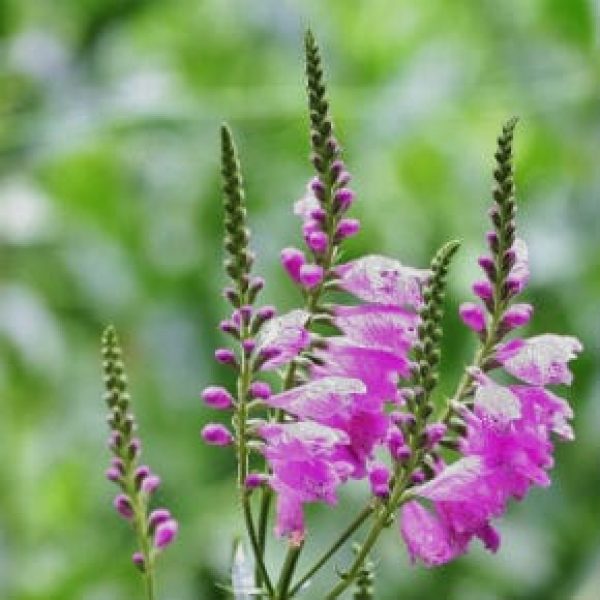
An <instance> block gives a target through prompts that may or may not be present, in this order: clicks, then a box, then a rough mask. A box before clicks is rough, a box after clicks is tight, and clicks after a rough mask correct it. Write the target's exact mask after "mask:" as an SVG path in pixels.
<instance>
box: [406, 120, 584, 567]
mask: <svg viewBox="0 0 600 600" xmlns="http://www.w3.org/2000/svg"><path fill="white" fill-rule="evenodd" d="M515 123H516V121H514V120H512V121H510V122H509V123H508V124H507V125H506V126H505V128H504V131H503V134H502V136H501V137H500V138H499V140H498V151H497V154H496V159H497V161H498V167H497V169H496V171H495V173H494V175H495V178H496V183H497V185H496V188H495V189H494V200H495V202H494V206H493V207H492V209H491V212H490V216H491V220H492V224H493V226H494V229H493V230H492V231H490V232H489V233H488V234H487V241H488V245H489V251H490V254H489V255H486V256H482V257H481V258H479V261H478V262H479V265H480V266H481V268H482V270H483V272H484V275H485V279H484V280H482V281H478V282H477V283H475V284H474V286H473V290H474V292H475V294H476V295H477V296H478V297H479V299H480V301H481V303H479V304H475V303H465V304H463V305H462V306H461V307H460V315H461V318H462V320H463V321H464V322H465V324H466V325H467V326H468V327H470V328H471V329H472V330H474V331H475V332H477V334H478V335H479V337H480V338H481V340H482V348H481V350H480V352H479V354H478V356H477V359H476V361H475V364H474V365H473V366H472V367H470V368H469V370H468V374H467V378H466V380H465V382H466V383H465V384H464V385H463V387H462V391H461V392H460V393H459V395H458V397H457V398H455V399H454V404H453V406H452V407H451V409H452V410H453V411H455V413H456V414H457V415H458V416H460V417H461V419H462V422H463V427H464V429H463V431H462V433H463V435H462V436H460V437H459V438H458V440H455V443H456V446H455V447H456V449H457V450H458V451H459V452H460V455H461V456H462V457H461V458H459V460H457V461H456V462H455V463H454V464H452V465H450V466H445V465H442V466H441V468H440V472H439V474H438V475H437V477H435V478H434V479H433V480H431V481H430V482H428V483H426V484H424V485H422V486H420V487H418V488H416V489H415V490H414V493H415V495H417V496H419V497H421V498H425V499H427V500H429V501H431V502H432V503H433V512H431V511H429V510H428V509H426V508H425V507H424V506H422V505H421V504H420V503H419V502H418V501H416V500H415V501H411V502H409V503H407V504H405V506H404V507H403V509H402V519H401V531H402V535H403V537H404V539H405V541H406V544H407V546H408V549H409V552H410V554H411V556H412V558H413V559H420V560H422V561H423V563H424V564H426V565H430V566H431V565H438V564H442V563H445V562H448V561H450V560H452V559H453V558H455V557H456V556H459V555H461V554H463V553H464V552H465V551H466V550H467V548H468V545H469V542H470V541H471V539H472V538H473V537H478V538H480V539H481V540H482V541H483V543H484V544H485V546H486V548H488V549H489V550H491V551H496V550H497V549H498V546H499V543H500V537H499V534H498V533H497V531H496V530H495V529H494V528H493V527H492V525H491V519H493V518H495V517H499V516H501V515H502V514H503V513H504V512H505V510H506V505H507V502H508V501H509V500H510V499H511V498H513V499H522V498H523V497H524V496H525V494H526V493H527V491H528V489H529V488H530V487H531V486H532V485H539V486H547V485H549V484H550V478H549V476H548V473H547V471H548V469H550V468H551V467H552V465H553V459H552V451H553V445H552V441H551V434H552V433H555V434H557V435H558V436H559V437H560V438H562V439H565V440H571V439H573V432H572V430H571V427H570V425H569V423H568V421H569V419H570V418H571V417H572V410H571V408H570V406H569V405H568V403H567V402H566V400H564V399H563V398H560V397H559V396H557V395H555V394H554V393H553V392H551V391H550V390H548V389H547V388H546V386H547V385H552V384H570V383H571V380H572V374H571V372H570V371H569V367H568V362H569V361H570V360H571V359H573V358H575V356H576V354H577V353H578V352H580V351H581V350H582V347H581V344H580V343H579V341H578V340H577V339H575V338H573V337H569V336H560V335H552V334H545V335H540V336H535V337H531V338H528V339H523V338H514V339H511V340H510V341H507V342H503V341H502V340H503V339H504V337H505V336H506V335H507V334H508V333H509V332H511V331H513V330H515V329H516V328H518V327H521V326H523V325H525V324H526V323H528V321H529V320H530V318H531V316H532V314H533V307H532V306H531V305H529V304H520V303H514V302H513V301H514V299H515V298H516V296H517V295H518V294H519V293H521V292H522V291H523V290H524V289H525V287H526V285H527V282H528V279H529V265H528V257H527V246H526V244H525V242H524V241H523V240H522V239H519V238H516V237H515V229H516V228H515V219H514V216H515V201H514V194H513V185H514V184H513V179H512V166H511V148H512V138H513V129H514V126H515ZM497 368H503V370H504V371H505V373H507V374H508V375H510V376H513V377H515V378H516V379H518V380H520V381H521V382H522V383H523V384H525V385H523V384H514V385H501V384H499V383H496V382H495V381H494V380H493V379H492V378H491V377H490V376H489V375H488V374H487V372H489V371H492V370H494V369H497ZM469 397H472V399H471V401H470V402H467V403H464V400H465V399H467V398H469Z"/></svg>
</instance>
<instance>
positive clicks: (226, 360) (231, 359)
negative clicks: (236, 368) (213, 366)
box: [215, 348, 237, 366]
mask: <svg viewBox="0 0 600 600" xmlns="http://www.w3.org/2000/svg"><path fill="white" fill-rule="evenodd" d="M215 359H216V361H217V362H219V363H221V364H222V365H232V366H233V365H236V364H237V359H236V357H235V353H234V352H233V350H230V349H229V348H218V349H217V350H215Z"/></svg>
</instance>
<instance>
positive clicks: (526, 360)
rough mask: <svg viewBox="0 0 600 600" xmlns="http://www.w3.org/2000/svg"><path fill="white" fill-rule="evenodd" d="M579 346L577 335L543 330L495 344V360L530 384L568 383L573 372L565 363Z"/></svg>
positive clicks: (580, 347)
mask: <svg viewBox="0 0 600 600" xmlns="http://www.w3.org/2000/svg"><path fill="white" fill-rule="evenodd" d="M582 350H583V346H582V345H581V342H579V340H578V339H577V338H574V337H571V336H564V335H554V334H550V333H547V334H544V335H538V336H535V337H531V338H529V339H526V340H521V339H516V340H511V341H510V342H507V343H505V344H502V345H500V346H499V347H498V349H497V351H496V360H498V361H499V362H500V363H501V364H502V365H503V366H504V368H505V369H506V371H507V372H508V373H510V374H511V375H514V376H515V377H517V378H519V379H520V380H521V381H524V382H526V383H529V384H532V385H548V384H550V385H552V384H561V383H564V384H566V385H570V384H571V382H572V380H573V374H572V373H571V371H570V370H569V366H568V363H569V361H571V360H573V359H574V358H576V357H577V354H578V353H579V352H581V351H582Z"/></svg>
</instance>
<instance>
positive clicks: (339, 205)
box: [333, 187, 354, 212]
mask: <svg viewBox="0 0 600 600" xmlns="http://www.w3.org/2000/svg"><path fill="white" fill-rule="evenodd" d="M333 201H334V207H335V209H336V210H339V211H342V212H343V211H346V210H348V208H350V205H351V204H352V202H354V192H353V191H352V190H351V189H350V188H345V187H343V188H340V189H339V190H337V192H336V193H335V194H334V196H333Z"/></svg>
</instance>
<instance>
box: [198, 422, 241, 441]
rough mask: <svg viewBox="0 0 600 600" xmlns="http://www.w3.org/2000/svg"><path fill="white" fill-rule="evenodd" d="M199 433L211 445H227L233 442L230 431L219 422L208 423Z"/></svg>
mask: <svg viewBox="0 0 600 600" xmlns="http://www.w3.org/2000/svg"><path fill="white" fill-rule="evenodd" d="M200 435H201V436H202V439H203V440H204V441H205V442H206V443H207V444H210V445H211V446H229V445H230V444H231V443H233V436H232V435H231V432H230V431H229V429H227V427H225V425H221V424H220V423H208V424H207V425H205V426H204V427H203V428H202V431H201V433H200Z"/></svg>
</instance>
